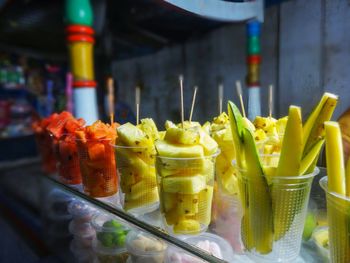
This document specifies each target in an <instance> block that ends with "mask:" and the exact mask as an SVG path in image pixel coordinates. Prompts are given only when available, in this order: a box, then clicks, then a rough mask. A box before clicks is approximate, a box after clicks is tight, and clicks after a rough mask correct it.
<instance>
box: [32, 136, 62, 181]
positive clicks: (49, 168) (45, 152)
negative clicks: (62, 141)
mask: <svg viewBox="0 0 350 263" xmlns="http://www.w3.org/2000/svg"><path fill="white" fill-rule="evenodd" d="M35 141H36V145H37V148H38V152H39V153H40V156H41V161H42V169H43V171H44V172H45V173H47V174H53V173H55V172H57V159H56V156H55V154H54V151H53V147H50V145H52V137H51V136H50V134H49V133H48V132H47V131H42V132H37V133H35Z"/></svg>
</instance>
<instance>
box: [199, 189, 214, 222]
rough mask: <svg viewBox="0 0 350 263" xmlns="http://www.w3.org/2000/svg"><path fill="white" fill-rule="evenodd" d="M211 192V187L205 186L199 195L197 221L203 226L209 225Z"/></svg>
mask: <svg viewBox="0 0 350 263" xmlns="http://www.w3.org/2000/svg"><path fill="white" fill-rule="evenodd" d="M213 190H214V189H213V187H212V186H210V185H207V187H205V188H204V189H203V190H202V191H201V192H200V193H199V203H198V221H199V222H201V223H202V224H205V225H209V224H210V219H211V207H212V200H213Z"/></svg>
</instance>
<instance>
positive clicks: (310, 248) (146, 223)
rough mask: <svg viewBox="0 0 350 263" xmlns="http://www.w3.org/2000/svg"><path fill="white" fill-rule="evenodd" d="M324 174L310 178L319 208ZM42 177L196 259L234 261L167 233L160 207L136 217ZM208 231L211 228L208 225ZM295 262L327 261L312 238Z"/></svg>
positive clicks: (46, 183) (239, 257)
mask: <svg viewBox="0 0 350 263" xmlns="http://www.w3.org/2000/svg"><path fill="white" fill-rule="evenodd" d="M324 175H325V170H324V169H322V168H321V172H320V174H319V175H318V176H317V177H316V178H315V180H314V182H313V188H312V193H311V207H312V205H315V204H316V205H317V207H318V208H319V209H321V210H322V209H325V199H324V198H325V197H324V193H323V191H322V190H321V189H320V187H319V185H318V181H319V179H320V178H321V177H322V176H324ZM40 177H41V181H42V183H43V185H44V189H46V191H47V190H48V189H60V190H63V191H64V192H66V193H69V194H70V195H71V196H72V197H73V198H75V199H80V200H83V201H85V202H87V203H88V204H90V205H93V206H95V207H97V208H98V209H99V210H100V212H103V213H109V214H111V215H113V216H115V218H116V219H117V220H118V221H121V222H123V224H126V225H128V226H129V227H130V228H131V229H136V230H139V231H142V232H145V233H148V234H150V235H151V236H154V237H156V238H158V239H160V240H162V241H164V242H165V243H167V244H168V246H172V247H176V248H177V249H178V250H181V251H182V252H181V253H186V254H188V255H191V256H193V257H195V258H197V259H201V261H199V262H213V263H216V262H233V260H230V261H225V260H220V259H218V258H216V257H214V256H212V255H209V254H208V253H206V252H204V251H203V250H201V249H199V248H197V247H195V246H193V245H190V244H189V243H187V242H186V241H184V240H183V239H182V238H181V237H175V236H171V235H168V234H167V233H166V232H164V231H163V230H162V228H161V227H160V224H158V221H157V218H158V219H159V217H160V213H159V211H156V212H153V213H152V215H151V216H150V217H148V218H137V217H135V216H133V215H132V214H129V213H126V212H124V211H123V210H122V209H121V208H118V207H115V206H112V205H110V204H108V203H105V202H103V201H101V200H97V199H94V198H91V197H89V196H87V195H85V194H84V193H82V192H81V191H79V190H77V189H74V188H72V187H70V186H67V185H65V184H62V183H60V182H59V181H58V180H57V179H55V178H53V177H47V176H40ZM209 232H211V230H210V229H209ZM234 262H252V261H250V260H249V259H248V258H246V257H245V256H244V255H238V254H234ZM296 262H301V263H302V262H308V263H309V262H310V263H312V262H315V263H316V262H327V260H326V259H324V258H323V256H322V255H320V254H319V253H318V251H317V248H316V246H315V245H314V244H313V242H310V241H309V242H303V247H302V249H301V254H300V257H299V259H298V260H297V261H296Z"/></svg>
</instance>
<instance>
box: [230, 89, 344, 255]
mask: <svg viewBox="0 0 350 263" xmlns="http://www.w3.org/2000/svg"><path fill="white" fill-rule="evenodd" d="M337 100H338V98H337V96H335V95H333V94H330V93H325V94H324V95H323V97H322V99H321V101H320V102H319V104H318V105H317V107H316V108H315V109H314V110H313V112H312V113H311V114H310V116H309V118H308V119H307V121H306V122H305V124H304V125H303V124H302V118H301V109H300V108H299V107H296V106H290V108H289V115H288V120H287V124H286V127H285V132H284V135H283V139H282V145H281V152H280V155H279V156H278V159H277V162H273V164H274V165H272V164H271V163H270V164H269V165H268V166H265V165H264V162H262V161H261V157H260V155H259V152H258V150H257V145H256V142H255V141H254V131H252V129H251V128H250V127H248V126H247V124H246V122H245V121H244V119H243V117H242V115H241V113H240V111H239V109H238V108H237V107H236V105H234V104H233V103H232V102H229V105H228V112H229V117H230V121H231V130H232V136H233V141H234V147H235V151H236V160H237V164H238V167H239V168H240V169H241V174H244V179H243V180H241V181H240V183H239V190H240V197H241V202H242V206H243V213H244V215H243V219H242V239H243V242H244V245H245V247H246V248H247V249H249V250H251V249H255V250H256V251H257V252H259V253H261V254H267V253H269V252H271V250H272V243H273V240H279V239H281V238H282V237H284V236H285V234H286V233H287V232H288V230H289V228H290V225H291V224H292V222H293V217H294V216H286V214H287V212H288V211H287V210H286V209H288V208H284V207H280V206H281V205H282V202H280V199H281V198H282V197H281V196H280V194H273V192H274V191H272V187H273V185H272V179H273V177H275V176H278V177H283V176H299V175H303V174H306V173H311V172H312V171H313V170H314V168H315V166H316V163H317V159H318V156H319V152H320V150H321V148H322V145H323V143H324V126H323V124H324V122H325V121H327V120H329V119H330V118H331V116H332V114H333V111H334V109H335V106H336V104H337ZM276 130H277V128H276ZM277 192H278V191H277ZM285 192H286V191H285ZM287 192H288V191H287ZM308 194H309V192H308V191H305V196H300V198H301V200H307V199H308V198H307V196H308ZM289 195H290V196H289ZM293 197H294V198H295V196H293V191H290V192H288V193H284V192H283V198H284V199H286V200H289V199H291V198H293ZM303 207H304V205H303ZM293 213H295V214H298V211H293Z"/></svg>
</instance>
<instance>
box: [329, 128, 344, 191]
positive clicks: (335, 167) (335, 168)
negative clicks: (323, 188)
mask: <svg viewBox="0 0 350 263" xmlns="http://www.w3.org/2000/svg"><path fill="white" fill-rule="evenodd" d="M324 127H325V132H326V159H327V173H328V190H329V191H331V192H336V193H338V194H340V195H345V193H346V188H345V168H344V157H343V144H342V138H341V131H340V127H339V124H338V123H337V122H334V121H326V122H325V123H324Z"/></svg>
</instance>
